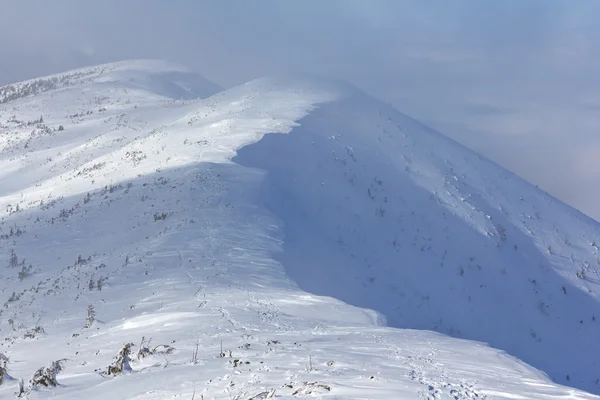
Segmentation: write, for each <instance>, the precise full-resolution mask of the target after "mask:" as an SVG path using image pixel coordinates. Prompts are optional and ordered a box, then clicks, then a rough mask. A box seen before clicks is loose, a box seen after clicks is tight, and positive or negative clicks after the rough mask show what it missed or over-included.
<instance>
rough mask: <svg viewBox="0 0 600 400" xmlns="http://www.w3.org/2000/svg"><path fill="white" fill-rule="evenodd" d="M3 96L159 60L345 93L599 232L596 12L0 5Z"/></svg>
mask: <svg viewBox="0 0 600 400" xmlns="http://www.w3.org/2000/svg"><path fill="white" fill-rule="evenodd" d="M0 17H1V21H0V54H1V56H0V83H7V82H10V81H15V80H20V79H24V78H29V77H33V76H36V75H42V74H47V73H52V72H58V71H61V70H64V69H68V68H73V67H78V66H83V65H87V64H94V63H100V62H106V61H113V60H120V59H127V58H139V57H154V58H164V59H168V60H172V61H176V62H179V63H181V64H184V65H186V66H188V67H190V68H192V69H194V70H196V71H198V72H200V73H202V74H203V75H205V76H206V77H207V78H209V79H212V80H213V81H215V82H217V83H219V84H221V85H223V86H231V85H235V84H238V83H242V82H244V81H247V80H249V79H252V78H255V77H258V76H262V75H268V74H273V73H277V72H285V71H290V70H293V71H306V72H314V73H320V74H325V75H331V76H334V77H338V78H342V79H344V80H347V81H349V82H351V83H353V84H355V85H356V86H359V87H360V88H362V89H364V90H366V91H367V92H369V93H371V94H373V95H375V96H377V97H379V98H380V99H382V100H385V101H389V102H391V103H392V104H393V105H394V106H395V107H396V108H398V109H399V110H401V111H404V112H405V113H407V114H410V115H412V116H414V117H416V118H418V119H420V120H422V121H423V122H425V123H427V124H429V125H431V126H432V127H434V128H436V129H438V130H440V131H441V132H442V133H445V134H447V135H448V136H451V137H453V138H455V139H457V140H459V141H460V142H462V143H464V144H466V145H468V146H469V147H471V148H473V149H475V150H476V151H479V152H481V153H483V154H484V155H486V156H488V157H490V158H491V159H493V160H495V161H497V162H498V163H500V164H502V165H504V166H505V167H507V168H509V169H511V170H513V171H515V172H516V173H517V174H519V175H521V176H523V177H524V178H526V179H528V180H529V181H531V182H533V183H535V184H538V185H539V186H540V187H542V188H543V189H545V190H547V191H549V192H551V193H552V194H554V195H556V196H557V197H559V198H561V199H563V200H564V201H566V202H568V203H570V204H571V205H573V206H575V207H577V208H579V209H581V210H582V211H584V212H586V213H587V214H589V215H591V216H593V217H595V218H596V219H599V220H600V24H598V21H600V1H597V0H589V1H585V0H578V1H572V0H565V1H558V0H538V1H535V0H528V1H525V0H488V1H482V0H469V1H467V0H464V1H461V0H453V1H445V0H444V1H442V0H438V1H433V0H432V1H420V0H414V1H403V0H387V1H386V0H252V1H249V0H238V1H230V0H203V1H201V0H172V1H167V0H128V1H124V0H102V1H100V0H98V1H82V0H52V1H48V0H0Z"/></svg>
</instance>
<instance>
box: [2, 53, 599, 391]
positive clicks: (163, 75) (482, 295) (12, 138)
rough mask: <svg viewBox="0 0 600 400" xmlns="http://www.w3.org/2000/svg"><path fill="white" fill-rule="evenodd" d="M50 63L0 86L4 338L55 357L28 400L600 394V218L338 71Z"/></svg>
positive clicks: (42, 359)
mask: <svg viewBox="0 0 600 400" xmlns="http://www.w3.org/2000/svg"><path fill="white" fill-rule="evenodd" d="M57 77H59V78H57V79H54V78H53V77H49V78H40V79H39V80H33V81H30V82H25V83H22V84H15V85H12V88H0V94H1V95H0V97H2V96H4V97H2V98H3V99H4V101H2V104H1V105H0V218H1V222H0V249H1V251H0V277H1V279H0V301H2V303H3V304H4V306H3V308H2V310H1V314H0V333H1V334H2V336H3V338H4V340H3V341H2V343H1V344H0V353H2V354H4V355H6V356H7V357H8V358H9V363H8V371H9V374H10V376H12V377H13V378H16V379H19V378H23V379H24V380H25V381H26V382H27V380H28V379H29V378H30V377H31V376H32V375H33V373H34V372H35V371H36V370H37V369H38V368H40V367H43V366H46V365H49V364H50V363H51V362H52V361H56V360H62V359H66V361H65V362H64V370H63V371H61V372H60V373H59V374H58V382H59V387H57V388H49V389H47V388H43V389H32V390H31V392H30V393H29V394H28V398H30V399H42V398H48V397H52V398H57V399H68V400H70V399H80V398H86V399H96V398H97V399H106V398H114V399H121V398H122V399H172V398H182V399H191V398H192V396H193V393H195V398H196V399H198V398H201V396H204V398H205V399H213V398H214V399H250V398H255V399H261V398H275V397H277V398H329V399H417V398H421V399H444V398H448V399H456V400H458V399H558V398H570V399H592V398H597V397H596V396H594V395H591V394H586V393H584V392H582V391H580V390H578V389H572V388H570V387H567V386H574V387H577V388H579V389H583V390H587V391H590V392H599V391H600V389H598V384H597V379H598V378H600V372H599V371H598V368H597V365H596V359H597V358H598V357H597V356H598V353H599V345H598V341H597V340H595V339H596V338H597V337H598V334H599V333H600V332H599V331H598V324H599V323H600V321H599V322H596V315H595V313H596V312H597V310H598V301H599V298H598V293H599V291H598V285H597V282H598V274H597V272H596V270H597V268H598V263H599V261H598V251H599V248H598V245H597V243H600V237H599V233H600V229H599V226H598V224H597V223H595V222H594V221H591V220H589V219H587V218H586V217H584V216H583V215H581V214H579V213H578V212H576V211H575V210H572V209H570V208H568V207H567V206H565V205H563V204H562V203H560V202H558V201H557V200H555V199H553V198H551V197H550V196H548V195H547V194H545V193H543V192H541V191H538V190H537V189H535V188H533V187H531V185H529V184H527V183H525V182H523V181H522V180H520V179H519V178H517V177H515V176H514V175H512V174H510V173H508V172H506V171H505V170H503V169H501V168H499V167H498V166H496V165H494V164H492V163H490V162H488V161H486V160H483V159H481V158H480V157H479V156H477V155H476V154H473V153H472V152H470V151H467V150H466V149H464V148H462V147H460V146H459V145H457V144H455V143H453V142H451V141H449V140H448V139H446V138H444V137H443V136H441V135H439V134H437V133H435V132H432V131H430V130H428V129H427V128H425V127H423V126H421V125H419V124H418V123H416V122H414V121H412V120H410V119H409V118H408V117H406V116H404V115H402V114H400V113H398V112H396V111H395V110H393V109H390V108H389V107H387V106H386V105H384V104H381V103H379V102H377V101H375V100H373V99H370V98H368V97H367V96H366V95H364V94H362V93H360V92H359V91H357V90H355V89H353V88H350V87H347V86H345V85H343V84H340V83H337V82H332V81H327V80H323V79H318V78H314V77H285V78H268V79H260V80H256V81H252V82H249V83H247V84H245V85H242V86H239V87H236V88H233V89H230V90H227V91H221V92H219V89H218V88H217V87H216V86H215V85H213V84H211V83H210V82H208V81H206V80H205V79H203V78H201V77H199V76H195V75H193V74H191V73H189V72H188V71H186V70H185V69H182V68H180V67H176V66H171V65H169V64H167V63H163V62H159V61H135V62H123V63H117V64H109V65H104V66H99V67H93V68H88V69H83V70H77V71H71V72H68V73H65V74H60V75H57ZM60 77H66V78H60ZM31 82H46V83H42V84H31ZM47 82H50V83H47ZM40 88H41V89H40ZM42 89H43V90H42ZM11 93H12V94H11ZM15 93H16V94H15ZM207 96H208V97H207ZM265 135H266V136H265ZM89 305H92V307H91V309H93V314H94V315H93V318H92V317H90V316H89V313H88V308H89ZM599 316H600V315H599ZM86 323H89V325H90V326H89V327H84V326H85V325H86ZM432 331H438V332H439V333H436V332H432ZM142 337H145V338H146V342H147V340H148V339H150V338H151V345H150V346H148V347H149V348H150V349H154V347H155V346H157V345H161V344H162V345H168V346H172V347H173V348H174V350H173V351H172V352H171V351H163V350H164V347H159V348H157V349H156V351H155V352H154V354H151V355H148V356H147V357H144V358H140V359H138V358H137V357H136V352H137V351H138V346H139V344H140V343H141V340H142ZM466 339H468V340H466ZM473 340H476V341H478V342H475V341H473ZM129 342H132V343H134V344H135V345H136V347H134V354H133V356H132V358H133V359H132V362H131V366H132V369H133V371H132V372H130V373H127V374H125V375H123V376H118V377H107V376H102V375H101V374H100V372H102V371H105V370H106V368H107V367H108V365H109V364H110V363H111V362H112V360H113V358H114V356H115V355H116V354H117V352H118V351H119V350H120V349H121V348H122V346H123V345H124V344H126V343H129ZM479 342H487V343H489V344H490V345H491V346H492V347H489V346H487V345H485V344H483V343H479ZM167 353H168V354H167ZM194 353H197V355H194ZM507 353H508V354H507ZM520 360H522V361H520ZM523 361H524V362H526V363H528V364H529V365H531V366H529V365H527V364H525V363H524V362H523ZM536 368H537V369H536ZM540 370H541V371H543V372H540ZM545 373H546V374H548V375H549V376H550V378H552V379H550V378H549V377H547V376H546V375H545ZM552 380H554V381H555V382H558V383H554V382H553V381H552ZM560 384H564V385H567V386H561V385H560ZM26 386H28V385H27V384H26ZM16 389H17V383H16V381H8V382H4V383H3V384H2V385H0V397H2V398H10V397H11V396H13V393H14V392H15V391H16Z"/></svg>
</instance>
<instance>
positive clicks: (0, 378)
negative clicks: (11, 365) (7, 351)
mask: <svg viewBox="0 0 600 400" xmlns="http://www.w3.org/2000/svg"><path fill="white" fill-rule="evenodd" d="M11 379H12V377H11V376H10V375H8V357H6V356H5V355H4V354H2V353H0V386H2V384H3V383H4V382H5V381H7V380H11Z"/></svg>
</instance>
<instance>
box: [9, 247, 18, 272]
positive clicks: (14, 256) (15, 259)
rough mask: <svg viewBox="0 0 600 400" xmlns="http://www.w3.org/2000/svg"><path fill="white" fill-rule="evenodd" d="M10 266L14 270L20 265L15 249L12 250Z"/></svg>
mask: <svg viewBox="0 0 600 400" xmlns="http://www.w3.org/2000/svg"><path fill="white" fill-rule="evenodd" d="M9 265H10V266H11V267H13V268H14V267H16V266H17V265H19V258H18V257H17V253H15V249H11V251H10V261H9Z"/></svg>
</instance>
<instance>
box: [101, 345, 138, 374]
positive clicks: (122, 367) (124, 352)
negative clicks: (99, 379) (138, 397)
mask: <svg viewBox="0 0 600 400" xmlns="http://www.w3.org/2000/svg"><path fill="white" fill-rule="evenodd" d="M133 346H135V345H134V344H133V343H127V344H126V345H124V346H123V347H122V348H121V350H120V351H119V353H118V354H117V356H116V357H115V360H114V361H113V363H112V364H111V365H109V366H108V369H107V371H106V375H113V376H117V375H120V374H122V373H124V372H131V371H132V369H131V365H130V362H131V348H132V347H133Z"/></svg>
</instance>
